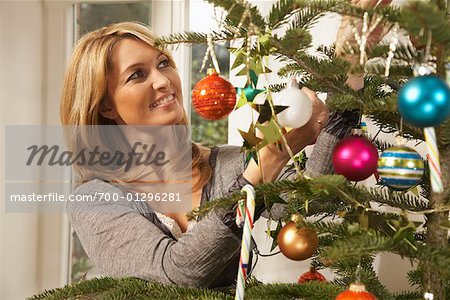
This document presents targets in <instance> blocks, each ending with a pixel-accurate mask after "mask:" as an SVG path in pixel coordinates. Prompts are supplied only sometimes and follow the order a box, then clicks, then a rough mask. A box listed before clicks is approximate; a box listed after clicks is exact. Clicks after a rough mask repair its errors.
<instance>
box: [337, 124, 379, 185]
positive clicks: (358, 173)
mask: <svg viewBox="0 0 450 300" xmlns="http://www.w3.org/2000/svg"><path fill="white" fill-rule="evenodd" d="M355 133H359V132H358V131H355ZM333 167H334V170H335V172H336V173H337V174H341V175H344V176H345V177H346V178H347V179H348V180H352V181H361V180H364V179H367V178H369V177H370V176H371V175H372V174H374V173H375V172H376V171H377V168H378V150H377V148H376V147H375V146H374V145H373V144H372V143H371V142H370V141H369V140H368V139H366V138H365V137H363V136H359V135H350V136H348V137H345V138H344V139H342V140H341V141H340V142H339V143H338V144H337V145H336V147H335V148H334V152H333Z"/></svg>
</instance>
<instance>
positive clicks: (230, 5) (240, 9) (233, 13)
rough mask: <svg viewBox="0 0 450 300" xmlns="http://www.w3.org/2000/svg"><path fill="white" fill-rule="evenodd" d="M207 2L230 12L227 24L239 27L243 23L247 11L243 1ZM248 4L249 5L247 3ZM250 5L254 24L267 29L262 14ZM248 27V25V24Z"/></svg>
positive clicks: (213, 0)
mask: <svg viewBox="0 0 450 300" xmlns="http://www.w3.org/2000/svg"><path fill="white" fill-rule="evenodd" d="M206 1H207V2H209V3H211V4H213V5H214V6H215V7H222V8H223V9H224V10H225V11H227V12H228V15H227V20H226V22H227V23H228V24H229V25H231V26H234V27H237V26H238V24H239V22H240V21H241V18H242V15H243V13H244V11H245V6H244V5H242V1H237V0H206ZM246 4H248V3H247V2H246ZM249 5H250V12H251V16H252V22H253V24H255V25H256V26H258V27H259V28H261V29H264V28H265V25H266V23H265V21H264V18H263V17H262V16H261V13H260V12H259V10H258V9H257V7H256V6H254V5H251V4H249ZM247 25H248V24H247Z"/></svg>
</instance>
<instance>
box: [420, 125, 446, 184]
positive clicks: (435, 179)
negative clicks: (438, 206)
mask: <svg viewBox="0 0 450 300" xmlns="http://www.w3.org/2000/svg"><path fill="white" fill-rule="evenodd" d="M424 133H425V141H426V143H427V148H428V165H429V167H430V180H431V189H432V190H433V192H435V193H442V192H443V191H444V186H443V184H442V173H441V164H440V162H439V150H438V147H437V142H436V132H435V131H434V127H426V128H424Z"/></svg>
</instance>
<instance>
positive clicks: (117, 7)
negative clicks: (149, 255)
mask: <svg viewBox="0 0 450 300" xmlns="http://www.w3.org/2000/svg"><path fill="white" fill-rule="evenodd" d="M151 4H152V3H151V1H140V2H131V1H130V2H127V1H121V2H117V3H99V2H96V3H94V2H82V3H77V4H74V7H73V11H74V16H73V17H74V20H75V21H76V22H75V28H74V37H75V40H78V39H79V38H80V37H82V36H83V35H84V34H86V33H88V32H90V31H92V30H95V29H98V28H101V27H104V26H106V25H109V24H112V23H118V22H125V21H136V22H140V23H144V24H148V25H150V24H151V17H150V16H151ZM71 242H72V247H71V249H72V253H71V274H70V280H71V282H78V281H80V279H82V278H83V277H85V276H86V275H88V277H93V276H95V275H96V273H97V271H96V270H95V267H94V266H93V265H92V264H91V262H90V261H89V258H88V257H87V255H86V253H85V252H84V250H83V247H82V246H81V243H80V240H79V239H78V237H77V235H76V233H75V232H74V231H72V239H71Z"/></svg>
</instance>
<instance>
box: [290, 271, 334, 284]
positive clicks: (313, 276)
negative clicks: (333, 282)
mask: <svg viewBox="0 0 450 300" xmlns="http://www.w3.org/2000/svg"><path fill="white" fill-rule="evenodd" d="M308 281H327V280H326V279H325V276H323V275H322V274H320V273H319V272H317V271H316V269H315V268H314V267H311V268H310V269H309V271H308V272H305V273H303V274H302V275H301V276H300V277H299V278H298V281H297V283H298V284H302V283H305V282H308Z"/></svg>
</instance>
